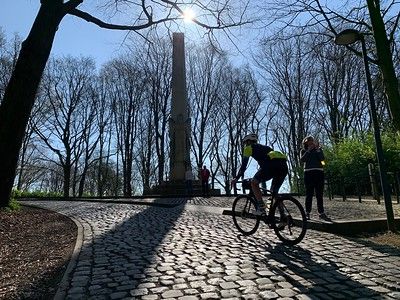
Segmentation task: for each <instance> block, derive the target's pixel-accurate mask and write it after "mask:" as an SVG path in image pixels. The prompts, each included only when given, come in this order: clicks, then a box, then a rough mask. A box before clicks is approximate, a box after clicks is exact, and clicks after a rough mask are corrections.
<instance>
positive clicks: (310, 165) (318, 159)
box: [300, 148, 325, 171]
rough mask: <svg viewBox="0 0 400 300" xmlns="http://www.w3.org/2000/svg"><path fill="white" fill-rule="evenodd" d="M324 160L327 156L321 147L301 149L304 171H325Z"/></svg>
mask: <svg viewBox="0 0 400 300" xmlns="http://www.w3.org/2000/svg"><path fill="white" fill-rule="evenodd" d="M324 160H325V156H324V152H323V151H322V149H321V148H314V149H312V150H306V149H301V151H300V161H302V162H303V163H304V171H310V170H320V171H323V170H324V166H323V162H324Z"/></svg>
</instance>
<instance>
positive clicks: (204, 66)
mask: <svg viewBox="0 0 400 300" xmlns="http://www.w3.org/2000/svg"><path fill="white" fill-rule="evenodd" d="M188 53H189V55H188V98H189V99H188V101H189V107H190V117H191V129H192V132H191V145H192V147H191V150H192V152H193V154H194V157H195V160H196V166H197V169H201V168H202V166H203V165H204V162H205V159H206V158H207V156H208V155H209V153H210V151H211V146H212V144H213V143H214V141H213V135H212V133H211V125H212V123H211V122H212V120H213V119H214V118H215V115H216V114H218V110H219V107H218V104H219V103H220V99H221V98H220V97H221V96H222V95H220V94H219V92H218V91H219V88H220V86H221V85H222V80H223V72H224V71H225V68H226V64H227V59H226V57H225V56H224V55H221V54H220V53H218V52H217V51H215V49H214V48H213V47H211V46H203V47H198V48H195V47H192V48H189V50H188Z"/></svg>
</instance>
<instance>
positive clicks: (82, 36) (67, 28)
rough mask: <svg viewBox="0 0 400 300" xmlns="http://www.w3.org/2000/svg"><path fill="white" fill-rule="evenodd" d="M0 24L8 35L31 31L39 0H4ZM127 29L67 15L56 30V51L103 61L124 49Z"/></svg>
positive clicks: (54, 48)
mask: <svg viewBox="0 0 400 300" xmlns="http://www.w3.org/2000/svg"><path fill="white" fill-rule="evenodd" d="M3 2H4V3H2V9H1V10H0V27H1V28H2V30H3V32H4V33H5V34H6V36H7V37H8V38H10V37H12V35H13V34H14V33H18V34H19V35H20V36H21V38H22V39H25V37H26V36H27V35H28V33H29V30H30V28H31V26H32V24H33V21H34V20H35V17H36V14H37V12H38V10H39V6H40V1H39V0H3ZM125 35H126V32H121V31H111V30H101V29H99V28H98V27H97V26H95V25H93V24H89V23H87V22H85V21H83V20H81V19H78V18H75V17H72V16H66V17H65V18H64V19H63V21H62V23H61V25H60V28H59V30H58V32H57V34H56V38H55V41H54V45H53V49H52V54H55V55H68V54H71V55H73V56H80V55H82V56H92V57H94V58H95V59H96V61H97V62H98V63H99V64H100V63H102V62H104V61H107V60H108V59H109V58H111V57H112V56H114V55H116V53H117V52H119V51H120V50H121V47H123V46H122V42H123V40H124V37H125Z"/></svg>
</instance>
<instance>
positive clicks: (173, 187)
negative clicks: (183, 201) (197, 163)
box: [143, 180, 221, 197]
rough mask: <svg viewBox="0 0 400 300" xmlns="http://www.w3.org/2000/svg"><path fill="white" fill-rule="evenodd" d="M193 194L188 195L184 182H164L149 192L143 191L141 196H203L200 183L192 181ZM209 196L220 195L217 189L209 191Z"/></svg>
mask: <svg viewBox="0 0 400 300" xmlns="http://www.w3.org/2000/svg"><path fill="white" fill-rule="evenodd" d="M192 187H193V193H192V194H190V195H189V194H188V193H187V188H186V183H185V182H184V181H165V182H163V183H162V184H160V185H157V186H154V187H152V188H151V189H149V190H146V191H143V195H161V196H195V197H201V196H203V193H202V189H201V182H200V181H199V180H194V181H193V183H192ZM209 191H210V196H218V195H221V190H219V189H211V188H210V189H209Z"/></svg>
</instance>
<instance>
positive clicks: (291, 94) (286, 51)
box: [257, 38, 316, 170]
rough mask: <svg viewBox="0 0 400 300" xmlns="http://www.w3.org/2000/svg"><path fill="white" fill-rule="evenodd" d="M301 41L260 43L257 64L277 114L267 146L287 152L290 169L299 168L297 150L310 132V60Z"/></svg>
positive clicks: (311, 65)
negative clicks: (276, 145) (275, 146)
mask: <svg viewBox="0 0 400 300" xmlns="http://www.w3.org/2000/svg"><path fill="white" fill-rule="evenodd" d="M304 45H305V43H304V42H303V41H302V40H301V39H300V38H297V39H293V40H286V41H285V40H282V41H279V40H278V41H275V42H273V43H272V42H267V41H265V42H264V43H263V44H261V48H260V53H259V54H258V56H257V64H258V66H259V67H260V68H261V70H262V77H263V78H265V79H266V84H267V87H268V90H269V93H270V97H271V101H272V102H273V103H274V104H275V105H276V109H277V111H278V114H277V115H276V118H275V119H274V123H275V124H274V125H273V126H272V127H270V130H271V131H270V132H268V133H267V136H268V137H269V143H270V144H274V143H275V142H277V143H278V144H279V146H280V148H281V150H284V151H285V152H287V154H288V156H289V161H290V165H291V169H292V170H296V169H297V168H298V166H299V158H298V149H299V147H300V145H301V140H302V138H303V137H304V135H305V134H306V133H308V132H310V131H311V130H312V126H315V125H314V124H313V118H312V115H313V113H314V112H313V110H315V108H314V106H315V104H313V101H312V99H314V93H315V89H314V85H315V81H316V76H315V68H314V67H313V61H312V60H310V57H309V54H307V51H308V49H307V48H306V49H305V47H304Z"/></svg>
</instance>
